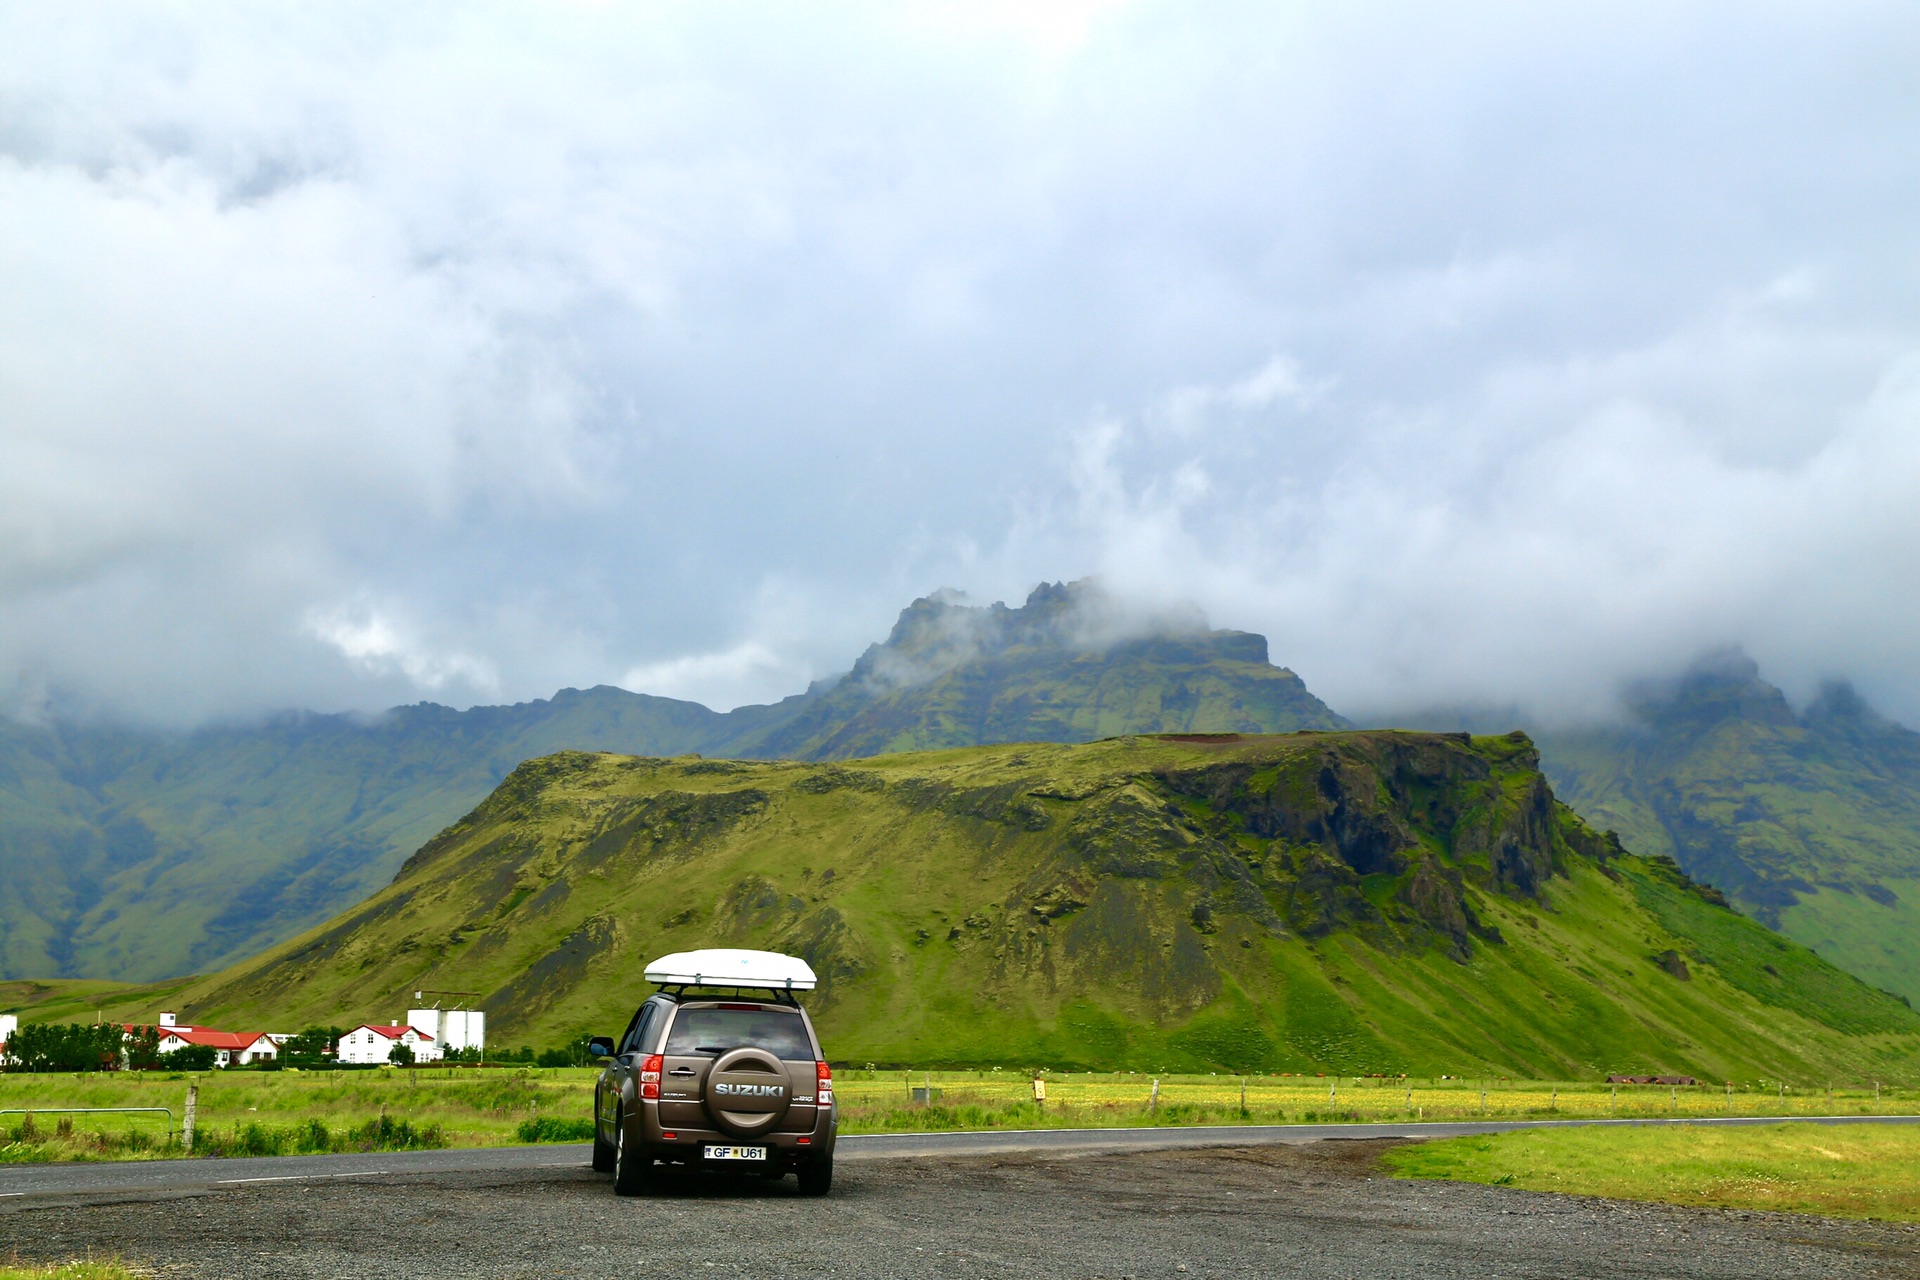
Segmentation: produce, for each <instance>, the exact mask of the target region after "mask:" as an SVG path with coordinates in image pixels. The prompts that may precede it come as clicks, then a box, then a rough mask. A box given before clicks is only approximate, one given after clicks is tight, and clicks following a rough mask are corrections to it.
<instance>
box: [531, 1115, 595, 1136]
mask: <svg viewBox="0 0 1920 1280" xmlns="http://www.w3.org/2000/svg"><path fill="white" fill-rule="evenodd" d="M592 1140H593V1121H591V1120H578V1119H571V1118H562V1117H560V1116H535V1117H533V1118H532V1119H530V1120H522V1121H521V1122H520V1141H522V1142H590V1141H592Z"/></svg>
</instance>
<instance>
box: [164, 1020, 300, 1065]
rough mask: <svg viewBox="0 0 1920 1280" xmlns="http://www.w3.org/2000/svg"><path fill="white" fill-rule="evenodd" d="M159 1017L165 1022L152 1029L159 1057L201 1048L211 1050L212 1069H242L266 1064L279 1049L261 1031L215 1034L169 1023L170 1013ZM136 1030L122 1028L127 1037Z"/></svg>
mask: <svg viewBox="0 0 1920 1280" xmlns="http://www.w3.org/2000/svg"><path fill="white" fill-rule="evenodd" d="M160 1016H161V1017H162V1018H163V1019H166V1021H163V1022H162V1023H161V1024H160V1025H159V1027H158V1028H156V1030H158V1031H159V1033H160V1052H161V1053H163V1054H167V1053H172V1052H174V1051H175V1050H176V1049H184V1048H186V1047H187V1046H189V1045H203V1046H205V1047H206V1048H209V1049H212V1050H213V1065H214V1066H216V1067H232V1066H242V1067H244V1066H246V1065H247V1064H248V1063H251V1062H266V1061H270V1060H272V1059H274V1058H277V1057H279V1056H280V1046H279V1045H277V1044H275V1043H274V1042H273V1040H272V1038H271V1037H269V1036H267V1035H265V1034H263V1033H261V1032H258V1031H215V1030H214V1029H213V1028H212V1027H190V1026H185V1025H182V1024H181V1023H179V1022H177V1021H173V1020H172V1019H173V1015H172V1014H170V1013H168V1014H161V1015H160ZM138 1030H139V1028H138V1027H137V1026H135V1025H133V1024H128V1025H127V1027H126V1032H127V1034H128V1035H132V1034H133V1033H134V1032H136V1031H138Z"/></svg>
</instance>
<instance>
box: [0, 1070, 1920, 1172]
mask: <svg viewBox="0 0 1920 1280" xmlns="http://www.w3.org/2000/svg"><path fill="white" fill-rule="evenodd" d="M597 1074H598V1073H597V1072H595V1071H594V1070H592V1069H583V1068H539V1067H490V1068H485V1069H476V1068H462V1067H442V1066H429V1067H420V1068H415V1069H412V1070H401V1069H392V1070H370V1071H342V1070H322V1071H271V1072H268V1071H225V1072H219V1071H214V1072H201V1073H180V1072H163V1071H149V1072H141V1071H122V1072H95V1073H89V1074H82V1075H68V1074H39V1075H26V1074H15V1075H7V1076H0V1163H9V1162H12V1163H17V1162H28V1161H33V1162H38V1161H51V1160H125V1159H136V1160H137V1159H156V1158H164V1157H169V1156H179V1155H182V1154H184V1152H183V1149H182V1145H181V1142H180V1136H181V1135H180V1126H181V1123H182V1120H183V1118H184V1109H185V1107H184V1104H185V1100H186V1091H187V1088H188V1086H190V1085H191V1086H194V1087H195V1088H197V1090H198V1102H197V1112H198V1114H197V1128H196V1134H195V1139H194V1146H193V1151H192V1154H194V1155H235V1156H238V1155H296V1154H307V1153H315V1152H343V1151H383V1150H398V1149H407V1148H421V1147H443V1146H456V1147H472V1146H499V1145H508V1144H515V1143H528V1142H584V1141H586V1140H587V1139H589V1138H590V1137H591V1136H592V1130H591V1127H590V1115H591V1111H592V1106H593V1102H592V1099H593V1083H594V1080H595V1078H596V1076H597ZM1041 1078H1042V1079H1043V1080H1044V1082H1045V1086H1046V1098H1045V1100H1044V1101H1038V1100H1036V1099H1035V1097H1034V1089H1033V1077H1032V1075H1031V1074H1030V1073H1027V1072H1018V1071H873V1070H859V1069H847V1068H841V1069H839V1070H836V1072H835V1073H834V1079H835V1084H836V1086H837V1091H838V1094H839V1102H840V1118H841V1128H842V1131H843V1132H846V1133H899V1132H926V1131H946V1130H959V1129H1032V1128H1119V1127H1129V1126H1144V1125H1204V1124H1342V1123H1355V1122H1365V1121H1377V1120H1407V1119H1415V1120H1477V1119H1483V1118H1486V1119H1529V1118H1539V1119H1552V1118H1564V1119H1574V1118H1580V1117H1606V1116H1616V1117H1620V1118H1653V1119H1671V1118H1687V1117H1694V1118H1700V1117H1711V1116H1725V1115H1745V1116H1775V1115H1778V1116H1787V1115H1889V1114H1912V1113H1915V1112H1917V1111H1920V1090H1911V1089H1903V1090H1894V1089H1879V1090H1876V1089H1874V1088H1873V1087H1871V1086H1867V1087H1858V1086H1855V1087H1850V1088H1838V1087H1836V1088H1834V1089H1833V1090H1832V1091H1831V1092H1829V1091H1828V1090H1826V1089H1824V1088H1823V1089H1817V1090H1800V1089H1788V1090H1786V1091H1785V1092H1782V1091H1781V1089H1780V1088H1779V1086H1778V1085H1777V1084H1776V1083H1772V1082H1749V1083H1747V1084H1745V1085H1736V1086H1734V1087H1733V1088H1731V1089H1729V1088H1727V1087H1726V1086H1725V1085H1715V1086H1693V1087H1687V1086H1680V1087H1669V1086H1664V1085H1660V1086H1655V1085H1637V1086H1636V1085H1621V1086H1618V1087H1617V1088H1616V1087H1611V1086H1608V1085H1604V1084H1598V1085H1597V1084H1592V1083H1559V1084H1556V1083H1553V1082H1548V1081H1508V1080H1485V1081H1476V1080H1451V1079H1419V1080H1405V1079H1397V1078H1393V1079H1389V1078H1370V1079H1369V1078H1355V1077H1350V1076H1344V1077H1320V1076H1246V1077H1237V1076H1224V1075H1178V1076H1172V1075H1170V1076H1158V1077H1156V1076H1150V1075H1144V1074H1140V1075H1136V1074H1129V1073H1105V1074H1098V1073H1074V1074H1056V1073H1051V1072H1049V1073H1044V1074H1043V1075H1042V1077H1041ZM75 1107H162V1108H167V1109H170V1110H171V1111H172V1115H171V1117H169V1116H167V1115H164V1114H158V1113H99V1112H94V1113H87V1112H81V1113H62V1112H60V1111H58V1110H56V1108H75ZM6 1112H13V1113H14V1114H5V1113H6ZM25 1112H31V1114H30V1115H29V1114H21V1113H25Z"/></svg>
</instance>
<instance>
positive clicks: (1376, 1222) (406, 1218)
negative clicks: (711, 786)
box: [0, 1140, 1920, 1280]
mask: <svg viewBox="0 0 1920 1280" xmlns="http://www.w3.org/2000/svg"><path fill="white" fill-rule="evenodd" d="M1388 1145H1391V1144H1390V1143H1389V1142H1386V1141H1379V1140H1375V1141H1356V1140H1328V1141H1320V1142H1313V1143H1306V1144H1298V1145H1263V1146H1258V1147H1243V1148H1207V1149H1189V1150H1168V1151H1153V1152H1128V1153H1122V1154H1088V1155H1061V1154H1054V1153H1040V1154H1032V1153H1028V1154H1008V1155H977V1156H965V1157H958V1158H952V1157H949V1158H943V1159H937V1160H936V1159H927V1158H900V1159H872V1160H859V1161H849V1162H846V1163H844V1164H843V1165H842V1166H841V1168H840V1169H839V1170H838V1171H837V1177H836V1185H835V1188H834V1194H833V1196H832V1197H831V1198H830V1199H827V1200H824V1201H822V1200H810V1199H803V1198H801V1197H800V1196H799V1195H798V1193H797V1190H796V1189H795V1186H794V1184H793V1182H792V1180H791V1179H788V1180H786V1181H784V1182H780V1183H768V1182H764V1181H760V1180H750V1179H745V1178H737V1179H736V1178H722V1177H717V1176H715V1177H706V1176H692V1175H690V1176H685V1177H682V1178H679V1179H675V1180H672V1181H671V1182H670V1185H669V1188H668V1190H667V1191H666V1193H665V1194H662V1195H660V1196H657V1197H653V1198H649V1199H643V1200H621V1199H619V1198H617V1197H615V1196H614V1195H613V1194H612V1192H611V1190H610V1189H609V1187H608V1185H607V1182H606V1180H605V1179H604V1178H603V1177H600V1176H598V1175H595V1174H593V1173H592V1172H591V1171H590V1170H587V1169H585V1168H583V1167H579V1166H571V1167H550V1168H539V1167H533V1168H520V1169H506V1170H490V1171H485V1172H450V1171H441V1172H432V1173H418V1174H407V1175H399V1174H394V1175H385V1176H381V1177H375V1178H365V1179H353V1180H338V1181H324V1182H307V1181H303V1182H289V1183H280V1184H273V1183H251V1184H242V1185H236V1186H225V1187H217V1188H206V1189H199V1190H193V1191H185V1192H169V1193H123V1194H121V1195H119V1196H117V1197H115V1196H110V1197H102V1198H99V1199H95V1200H92V1201H88V1200H83V1199H76V1198H72V1197H67V1198H61V1199H48V1200H41V1201H32V1200H24V1199H23V1200H13V1201H0V1256H5V1255H6V1254H7V1253H9V1252H16V1253H17V1254H18V1255H19V1256H20V1257H21V1258H22V1259H28V1260H41V1261H56V1260H62V1259H66V1258H71V1257H75V1256H81V1255H84V1254H86V1253H87V1252H88V1251H91V1252H92V1253H93V1254H94V1255H95V1256H99V1255H100V1254H102V1253H118V1254H120V1255H121V1256H123V1257H125V1258H126V1259H127V1260H128V1261H129V1262H132V1263H137V1264H141V1265H145V1266H149V1267H152V1268H153V1269H154V1270H156V1271H157V1272H158V1273H159V1274H162V1275H180V1276H209V1277H211V1276H226V1275H230V1274H233V1273H235V1272H236V1271H242V1270H244V1271H246V1272H249V1273H252V1274H265V1275H275V1276H285V1277H336V1276H341V1275H380V1276H388V1277H407V1276H429V1275H431V1276H446V1275H460V1276H480V1277H496V1276H499V1277H507V1276H511V1277H531V1276H608V1275H612V1274H622V1275H655V1274H658V1275H666V1274H680V1275H684V1274H686V1273H688V1272H692V1273H693V1274H696V1275H743V1276H754V1277H761V1276H765V1277H781V1276H794V1277H800V1276H817V1275H828V1274H830V1275H835V1276H843V1277H907V1276H932V1277H942V1278H946V1277H952V1278H954V1280H982V1278H984V1277H1002V1276H1008V1277H1027V1276H1034V1277H1041V1276H1044V1277H1086V1278H1089V1280H1092V1278H1099V1280H1120V1278H1122V1277H1136V1278H1142V1280H1144V1277H1148V1276H1179V1277H1183V1278H1184V1277H1194V1278H1195V1280H1199V1278H1201V1277H1208V1276H1245V1277H1253V1276H1260V1277H1271V1276H1299V1277H1358V1276H1366V1277H1373V1276H1394V1277H1400V1276H1405V1277H1415V1276H1419V1277H1463V1278H1466V1277H1471V1280H1488V1278H1489V1277H1495V1276H1499V1277H1556V1278H1562V1277H1588V1276H1592V1277H1636V1276H1648V1277H1651V1276H1662V1277H1671V1276H1688V1277H1712V1278H1715V1280H1719V1278H1721V1277H1724V1278H1726V1280H1736V1278H1738V1280H1746V1278H1748V1277H1753V1276H1761V1275H1765V1276H1779V1277H1822V1278H1825V1277H1854V1276H1862V1277H1866V1276H1871V1277H1883V1276H1920V1230H1917V1229H1915V1228H1913V1227H1909V1226H1884V1225H1879V1224H1863V1223H1846V1222H1832V1221H1827V1220H1824V1219H1817V1218H1801V1217H1793V1216H1788V1215H1772V1214H1757V1213H1756V1214H1741V1213H1728V1212H1720V1211H1702V1210H1689V1209H1678V1208H1671V1207H1667V1206H1662V1205H1649V1204H1634V1203H1625V1202H1618V1201H1604V1200H1593V1199H1583V1198H1576V1197H1568V1196H1554V1195H1541V1194H1535V1193H1530V1192H1522V1191H1513V1190H1510V1189H1506V1188H1500V1187H1485V1186H1470V1185H1465V1184H1457V1183H1440V1182H1408V1181H1399V1180H1395V1179H1391V1178H1388V1177H1385V1176H1384V1175H1383V1174H1382V1173H1381V1171H1380V1168H1379V1164H1378V1156H1379V1153H1380V1151H1381V1150H1383V1149H1384V1148H1385V1147H1386V1146H1388Z"/></svg>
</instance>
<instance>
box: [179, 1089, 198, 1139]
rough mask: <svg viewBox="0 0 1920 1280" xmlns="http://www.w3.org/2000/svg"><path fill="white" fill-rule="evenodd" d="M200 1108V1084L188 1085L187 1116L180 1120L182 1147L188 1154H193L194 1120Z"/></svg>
mask: <svg viewBox="0 0 1920 1280" xmlns="http://www.w3.org/2000/svg"><path fill="white" fill-rule="evenodd" d="M199 1109H200V1086H199V1085H197V1084H190V1085H188V1086H187V1116H186V1119H184V1120H182V1121H181V1122H180V1149H181V1150H182V1151H185V1152H186V1153H187V1154H188V1155H192V1154H193V1121H194V1116H195V1115H196V1113H197V1112H198V1111H199Z"/></svg>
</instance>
